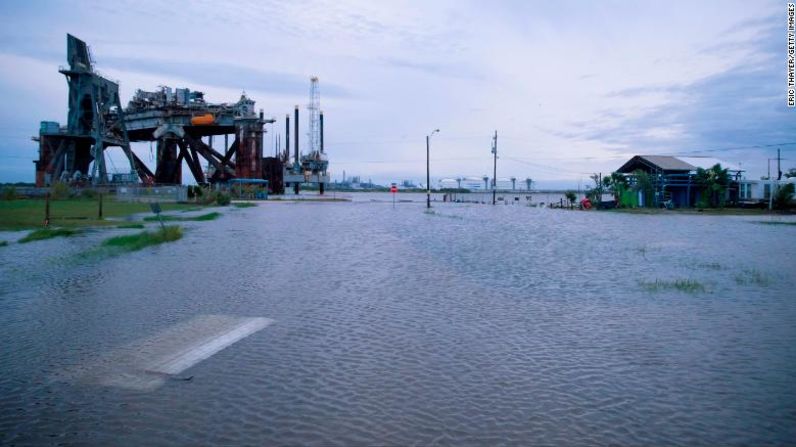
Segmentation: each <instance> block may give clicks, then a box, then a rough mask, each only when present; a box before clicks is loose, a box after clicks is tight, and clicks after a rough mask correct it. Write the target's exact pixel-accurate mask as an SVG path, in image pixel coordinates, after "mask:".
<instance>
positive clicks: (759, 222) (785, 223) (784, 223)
mask: <svg viewBox="0 0 796 447" xmlns="http://www.w3.org/2000/svg"><path fill="white" fill-rule="evenodd" d="M754 223H758V224H763V225H796V222H781V221H776V220H771V221H765V220H759V221H757V222H754Z"/></svg>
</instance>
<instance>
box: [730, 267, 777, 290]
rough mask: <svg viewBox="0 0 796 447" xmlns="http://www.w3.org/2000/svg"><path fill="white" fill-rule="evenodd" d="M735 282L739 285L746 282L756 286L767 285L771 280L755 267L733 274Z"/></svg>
mask: <svg viewBox="0 0 796 447" xmlns="http://www.w3.org/2000/svg"><path fill="white" fill-rule="evenodd" d="M735 282H736V284H738V285H739V286H745V285H747V284H751V285H757V286H767V285H768V284H769V283H770V282H771V281H770V280H769V278H768V276H766V274H765V273H763V272H761V271H760V270H757V269H746V270H744V271H743V272H742V273H739V274H737V275H735Z"/></svg>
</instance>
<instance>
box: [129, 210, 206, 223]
mask: <svg viewBox="0 0 796 447" xmlns="http://www.w3.org/2000/svg"><path fill="white" fill-rule="evenodd" d="M219 217H221V213H218V212H216V211H213V212H212V213H207V214H202V215H201V216H195V217H180V216H171V215H166V216H160V219H158V217H157V216H149V217H145V218H144V221H146V222H157V221H158V220H161V219H162V220H163V221H164V222H190V221H195V222H204V221H208V220H215V219H218V218H219Z"/></svg>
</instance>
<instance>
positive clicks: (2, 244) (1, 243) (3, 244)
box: [0, 241, 8, 247]
mask: <svg viewBox="0 0 796 447" xmlns="http://www.w3.org/2000/svg"><path fill="white" fill-rule="evenodd" d="M6 245H8V241H0V247H5V246H6Z"/></svg>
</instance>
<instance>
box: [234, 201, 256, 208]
mask: <svg viewBox="0 0 796 447" xmlns="http://www.w3.org/2000/svg"><path fill="white" fill-rule="evenodd" d="M232 206H234V207H235V208H253V207H255V206H257V204H256V203H253V202H237V203H233V204H232Z"/></svg>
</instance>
